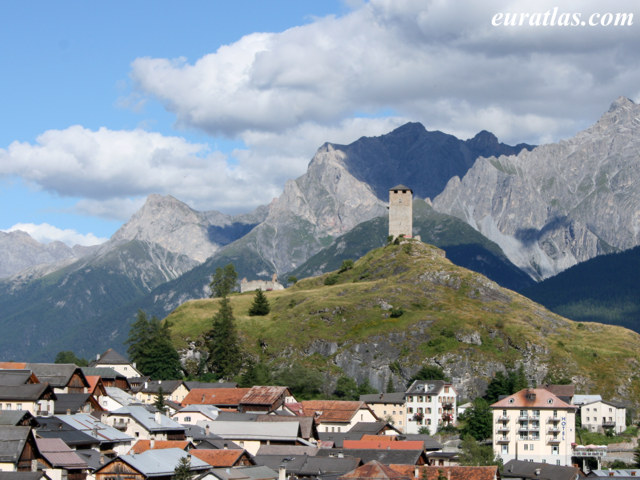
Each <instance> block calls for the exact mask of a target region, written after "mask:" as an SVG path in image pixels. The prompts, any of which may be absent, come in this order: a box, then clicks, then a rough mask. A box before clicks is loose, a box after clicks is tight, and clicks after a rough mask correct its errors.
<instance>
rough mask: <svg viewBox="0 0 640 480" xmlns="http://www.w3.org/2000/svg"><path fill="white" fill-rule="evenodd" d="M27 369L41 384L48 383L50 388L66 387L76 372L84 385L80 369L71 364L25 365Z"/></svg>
mask: <svg viewBox="0 0 640 480" xmlns="http://www.w3.org/2000/svg"><path fill="white" fill-rule="evenodd" d="M27 368H28V369H30V370H31V371H33V373H35V374H36V376H37V377H38V378H39V379H40V381H41V382H49V384H50V385H51V386H52V387H58V388H64V387H66V386H67V384H68V383H69V380H71V377H72V376H73V375H74V373H76V372H78V373H79V374H80V378H81V379H82V380H84V381H85V383H86V378H85V377H84V374H83V373H82V369H81V368H80V367H78V366H77V365H75V364H73V363H27Z"/></svg>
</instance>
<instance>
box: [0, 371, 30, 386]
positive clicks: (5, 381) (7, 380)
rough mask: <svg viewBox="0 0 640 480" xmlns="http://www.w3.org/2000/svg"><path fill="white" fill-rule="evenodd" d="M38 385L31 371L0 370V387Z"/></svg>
mask: <svg viewBox="0 0 640 480" xmlns="http://www.w3.org/2000/svg"><path fill="white" fill-rule="evenodd" d="M27 383H40V381H39V380H38V378H37V377H36V375H35V374H34V373H33V372H32V371H31V370H0V385H25V384H27Z"/></svg>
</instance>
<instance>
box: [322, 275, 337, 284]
mask: <svg viewBox="0 0 640 480" xmlns="http://www.w3.org/2000/svg"><path fill="white" fill-rule="evenodd" d="M336 283H338V275H337V274H335V273H332V274H331V275H327V276H326V277H325V279H324V284H325V285H335V284H336Z"/></svg>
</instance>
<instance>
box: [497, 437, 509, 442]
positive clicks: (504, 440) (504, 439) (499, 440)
mask: <svg viewBox="0 0 640 480" xmlns="http://www.w3.org/2000/svg"><path fill="white" fill-rule="evenodd" d="M496 443H509V438H507V437H500V438H497V439H496Z"/></svg>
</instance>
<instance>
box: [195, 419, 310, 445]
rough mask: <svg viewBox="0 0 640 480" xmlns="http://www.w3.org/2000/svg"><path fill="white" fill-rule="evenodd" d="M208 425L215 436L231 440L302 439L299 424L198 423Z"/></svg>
mask: <svg viewBox="0 0 640 480" xmlns="http://www.w3.org/2000/svg"><path fill="white" fill-rule="evenodd" d="M203 423H206V424H207V425H209V430H210V432H211V433H213V434H215V435H219V436H221V437H222V438H226V439H229V440H248V439H253V440H274V441H278V440H279V441H296V440H301V438H300V424H299V423H298V422H280V423H275V424H274V423H264V422H225V421H220V420H216V421H214V422H198V425H201V424H203Z"/></svg>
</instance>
